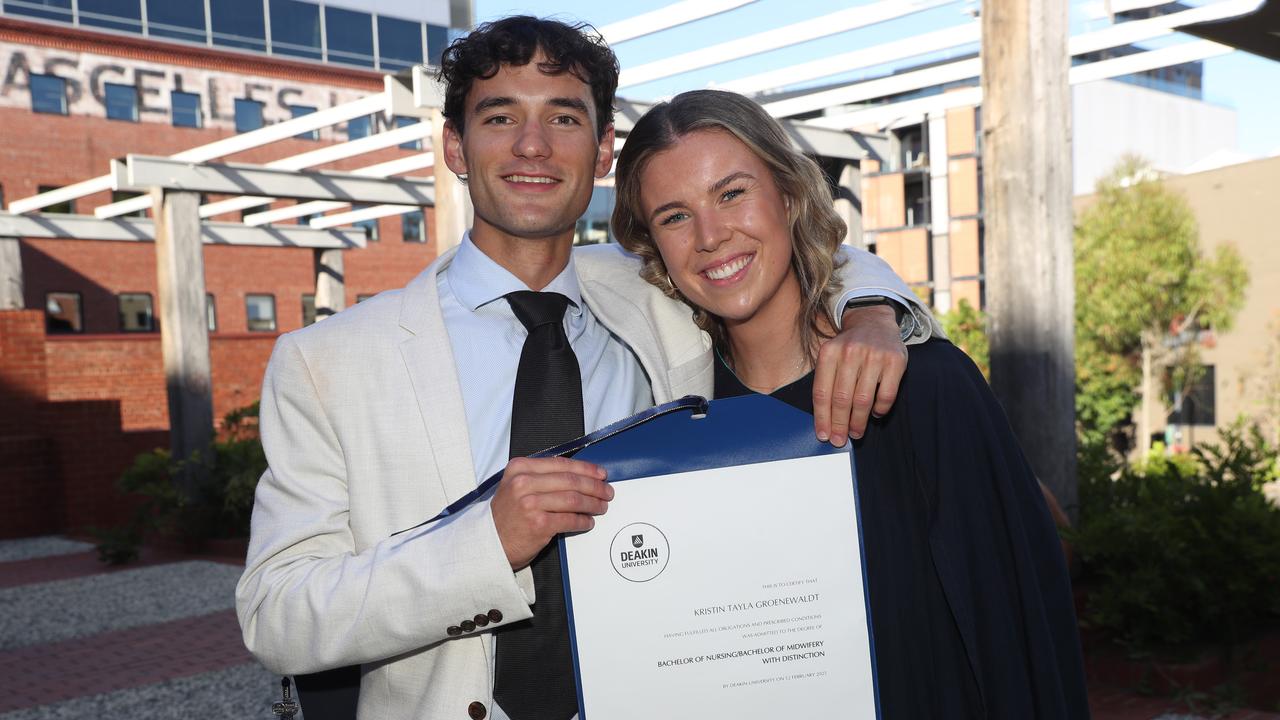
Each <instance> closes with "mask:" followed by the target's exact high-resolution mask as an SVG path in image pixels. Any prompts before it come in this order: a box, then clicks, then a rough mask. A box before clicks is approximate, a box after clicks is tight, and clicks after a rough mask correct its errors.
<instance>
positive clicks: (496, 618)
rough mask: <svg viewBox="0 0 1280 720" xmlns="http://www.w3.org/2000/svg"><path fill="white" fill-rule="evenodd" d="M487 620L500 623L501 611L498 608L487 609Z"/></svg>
mask: <svg viewBox="0 0 1280 720" xmlns="http://www.w3.org/2000/svg"><path fill="white" fill-rule="evenodd" d="M489 622H495V623H500V622H502V611H500V610H490V611H489Z"/></svg>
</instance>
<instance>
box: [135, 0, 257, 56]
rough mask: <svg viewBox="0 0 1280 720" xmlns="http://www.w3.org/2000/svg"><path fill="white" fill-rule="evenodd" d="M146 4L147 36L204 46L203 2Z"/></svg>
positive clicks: (163, 0)
mask: <svg viewBox="0 0 1280 720" xmlns="http://www.w3.org/2000/svg"><path fill="white" fill-rule="evenodd" d="M146 3H147V32H148V33H149V34H151V35H155V36H156V37H166V38H174V39H176V40H186V41H188V42H196V43H200V44H201V45H203V44H204V42H205V28H204V0H146ZM258 14H259V15H261V14H262V11H261V10H259V11H258Z"/></svg>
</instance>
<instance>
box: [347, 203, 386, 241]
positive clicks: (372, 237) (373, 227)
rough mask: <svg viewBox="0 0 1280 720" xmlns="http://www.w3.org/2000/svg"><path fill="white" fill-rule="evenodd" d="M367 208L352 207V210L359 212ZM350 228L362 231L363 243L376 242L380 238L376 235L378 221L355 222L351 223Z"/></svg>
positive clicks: (364, 206)
mask: <svg viewBox="0 0 1280 720" xmlns="http://www.w3.org/2000/svg"><path fill="white" fill-rule="evenodd" d="M367 207H369V206H368V205H353V206H352V207H351V209H352V210H360V209H363V208H367ZM351 227H354V228H357V229H360V230H363V231H364V239H365V242H377V241H379V240H381V239H382V238H381V237H380V236H379V235H378V219H377V218H372V219H369V220H357V221H355V222H353V223H351Z"/></svg>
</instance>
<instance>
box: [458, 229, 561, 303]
mask: <svg viewBox="0 0 1280 720" xmlns="http://www.w3.org/2000/svg"><path fill="white" fill-rule="evenodd" d="M445 279H446V280H447V281H448V283H449V289H450V290H452V291H453V296H454V297H455V298H457V299H458V302H459V303H461V304H462V306H463V307H465V308H467V309H468V310H470V311H471V312H475V311H476V310H478V309H479V308H480V307H482V306H484V305H488V304H489V303H491V302H493V301H494V300H497V299H499V298H501V297H504V296H505V295H506V294H507V293H512V292H516V291H517V290H528V289H529V286H528V285H525V284H524V282H523V281H521V280H520V278H518V277H516V276H515V275H512V274H511V273H510V272H509V271H508V270H507V269H506V268H504V267H502V266H501V265H499V264H498V263H496V262H494V260H493V258H491V257H489V256H488V255H485V254H484V252H482V251H481V250H480V248H478V247H476V246H475V243H473V242H471V233H470V231H468V232H467V233H465V234H464V235H463V236H462V242H461V243H460V244H459V246H458V252H457V254H456V255H454V256H453V261H452V262H451V263H450V264H449V267H448V269H447V270H446V273H445ZM542 292H558V293H560V294H561V295H564V296H565V297H567V298H569V302H570V303H571V304H570V306H569V310H568V312H569V313H570V314H571V315H572V316H574V317H577V316H580V315H582V294H581V293H580V292H579V290H578V271H577V269H576V267H575V266H574V263H573V253H570V254H569V263H568V264H567V265H565V267H564V269H563V270H561V271H560V274H559V275H556V276H555V279H553V280H552V281H551V282H549V283H547V286H546V287H545V288H543V289H542Z"/></svg>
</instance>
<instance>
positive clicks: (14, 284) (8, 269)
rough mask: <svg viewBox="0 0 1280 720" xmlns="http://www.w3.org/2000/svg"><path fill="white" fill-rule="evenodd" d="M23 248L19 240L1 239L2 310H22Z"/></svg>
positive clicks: (0, 280) (0, 307) (0, 285)
mask: <svg viewBox="0 0 1280 720" xmlns="http://www.w3.org/2000/svg"><path fill="white" fill-rule="evenodd" d="M24 305H25V303H24V302H23V299H22V247H21V245H19V244H18V238H11V237H0V310H21V309H22V308H23V307H24Z"/></svg>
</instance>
